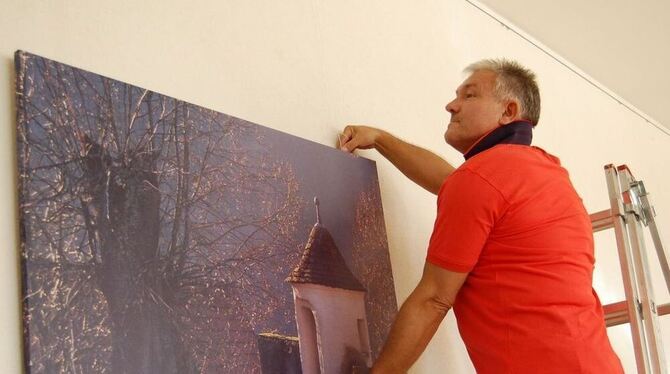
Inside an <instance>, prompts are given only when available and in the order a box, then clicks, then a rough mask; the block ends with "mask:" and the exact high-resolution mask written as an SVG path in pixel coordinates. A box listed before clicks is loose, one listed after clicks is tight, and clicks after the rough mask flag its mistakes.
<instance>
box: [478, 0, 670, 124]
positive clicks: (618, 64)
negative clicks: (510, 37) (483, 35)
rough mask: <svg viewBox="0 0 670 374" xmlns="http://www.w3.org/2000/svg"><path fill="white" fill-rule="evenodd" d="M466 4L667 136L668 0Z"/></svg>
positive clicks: (491, 0)
mask: <svg viewBox="0 0 670 374" xmlns="http://www.w3.org/2000/svg"><path fill="white" fill-rule="evenodd" d="M466 1H467V2H468V3H470V4H472V5H473V6H475V7H478V8H480V9H481V10H482V11H484V12H487V13H489V12H490V15H492V16H493V17H496V18H498V19H499V20H500V21H502V22H503V23H505V24H507V25H508V26H510V27H511V28H512V29H513V30H514V29H516V30H519V31H521V33H523V34H526V35H528V36H530V37H531V38H532V39H535V40H536V41H538V42H540V44H543V45H544V46H546V47H547V48H548V49H549V50H551V51H553V52H554V55H558V56H559V57H560V58H561V59H562V60H564V61H566V62H568V63H569V64H571V65H574V66H575V67H577V69H578V70H581V71H582V72H584V73H585V76H587V77H590V79H591V80H592V81H595V82H597V85H599V86H600V87H602V88H604V90H605V91H610V92H611V93H613V94H614V96H615V97H616V96H618V97H620V98H621V99H623V101H625V102H623V104H624V105H626V106H628V107H630V109H631V110H633V111H635V112H637V113H638V114H639V115H640V116H642V117H644V118H645V119H646V120H647V121H648V122H649V123H650V125H653V126H656V127H659V128H660V129H661V130H663V131H664V132H665V133H666V134H668V135H670V21H668V17H669V16H670V0H641V1H630V0H607V1H604V0H563V1H553V0H533V1H531V0H466ZM482 5H483V6H482ZM487 8H488V9H487ZM500 16H501V17H502V19H501V18H500Z"/></svg>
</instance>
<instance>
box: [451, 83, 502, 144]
mask: <svg viewBox="0 0 670 374" xmlns="http://www.w3.org/2000/svg"><path fill="white" fill-rule="evenodd" d="M495 79H496V74H495V73H494V72H492V71H490V70H477V71H475V72H474V73H472V75H470V76H469V77H468V78H467V79H466V80H465V81H464V82H463V83H462V84H461V85H460V86H459V87H458V89H457V90H456V98H455V99H454V100H452V101H451V102H450V103H449V104H447V107H446V109H447V111H448V112H449V113H451V121H450V122H449V126H448V127H447V131H446V132H445V134H444V139H445V140H446V141H447V144H449V145H451V146H452V147H454V148H455V149H456V150H458V151H459V152H461V153H465V152H466V151H467V150H468V149H469V148H470V147H471V146H472V145H473V144H474V143H475V142H476V141H477V140H478V139H479V138H481V137H482V136H484V135H485V134H486V133H488V132H490V131H492V130H493V129H495V128H496V127H498V126H499V125H501V119H502V117H503V113H504V112H505V105H504V103H503V102H501V101H499V100H498V99H497V98H496V97H495V96H494V94H493V89H494V88H495Z"/></svg>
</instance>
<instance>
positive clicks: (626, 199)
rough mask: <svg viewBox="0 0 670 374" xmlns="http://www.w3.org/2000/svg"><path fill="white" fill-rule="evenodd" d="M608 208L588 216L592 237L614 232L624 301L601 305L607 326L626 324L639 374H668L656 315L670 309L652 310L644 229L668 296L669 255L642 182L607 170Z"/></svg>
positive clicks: (627, 172)
mask: <svg viewBox="0 0 670 374" xmlns="http://www.w3.org/2000/svg"><path fill="white" fill-rule="evenodd" d="M605 177H606V179H607V189H608V190H609V197H610V205H611V208H610V209H606V210H603V211H600V212H597V213H594V214H591V215H590V217H591V224H592V225H593V232H594V233H595V232H598V231H601V230H605V229H610V228H613V229H614V232H615V235H616V243H617V248H618V252H619V263H620V266H621V276H622V278H623V284H624V291H625V295H626V300H625V301H621V302H618V303H613V304H609V305H605V306H604V307H603V309H604V311H605V323H606V325H607V327H610V326H616V325H620V324H623V323H630V328H631V333H632V336H633V349H634V351H635V362H636V364H637V372H638V374H648V373H649V374H651V373H654V374H656V373H667V366H666V363H665V356H664V354H663V343H662V341H661V332H660V329H659V322H658V316H659V315H665V314H669V313H670V304H664V305H656V303H655V302H654V296H653V295H654V292H653V289H652V283H651V276H650V273H649V263H648V260H647V254H646V249H645V246H644V231H643V225H644V226H646V227H648V228H649V232H650V234H651V236H652V238H653V242H654V247H656V254H657V255H658V260H659V263H660V265H661V270H662V271H663V276H664V277H665V283H666V286H667V287H668V291H670V267H669V266H668V262H669V261H668V254H667V253H666V252H665V250H664V248H663V245H662V243H661V238H660V236H659V233H658V228H657V227H656V221H655V220H654V216H655V215H656V212H655V211H654V208H653V206H652V205H651V203H650V202H649V197H648V194H647V190H646V189H645V187H644V184H643V183H642V181H638V180H635V178H633V175H632V173H631V171H630V169H628V166H626V165H620V166H617V167H615V166H614V165H611V164H610V165H606V166H605Z"/></svg>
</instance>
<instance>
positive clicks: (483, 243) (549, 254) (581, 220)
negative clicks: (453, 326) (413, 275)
mask: <svg viewBox="0 0 670 374" xmlns="http://www.w3.org/2000/svg"><path fill="white" fill-rule="evenodd" d="M428 261H430V262H432V263H434V264H436V265H438V266H442V267H444V268H446V269H449V270H453V271H461V272H469V275H468V278H467V281H466V282H465V284H464V285H463V287H462V288H461V290H460V293H459V294H458V297H457V299H456V301H455V303H454V311H455V313H456V317H457V320H458V325H459V330H460V332H461V336H462V337H463V340H464V341H465V343H466V345H467V347H468V352H469V354H470V356H471V358H472V361H473V363H474V364H475V367H476V368H477V371H478V372H480V373H530V372H534V373H537V372H542V373H547V372H556V373H616V372H622V369H621V366H620V363H619V360H618V358H617V357H616V355H615V354H614V352H613V351H612V348H611V346H610V343H609V340H608V339H607V335H606V330H605V324H604V317H603V312H602V307H601V305H600V302H599V300H598V297H597V295H596V294H595V293H594V292H593V290H592V287H591V280H592V272H593V263H594V259H593V236H592V232H591V223H590V221H589V217H588V214H587V213H586V211H585V209H584V207H583V204H582V202H581V199H580V198H579V196H578V195H577V193H576V192H575V190H574V188H573V187H572V184H571V183H570V180H569V178H568V174H567V172H566V171H565V169H563V168H562V167H561V166H560V163H559V161H558V159H556V158H555V157H553V156H551V155H549V154H548V153H546V152H544V151H543V150H541V149H539V148H536V147H529V146H524V145H509V144H501V145H497V146H495V147H493V148H491V149H489V150H486V151H484V152H482V153H480V154H478V155H476V156H474V157H472V158H471V159H469V160H468V161H467V162H466V163H465V164H463V165H462V166H461V167H460V168H458V169H457V170H456V171H455V172H454V173H453V174H452V175H451V176H450V177H449V178H447V180H446V182H445V184H444V185H443V187H442V190H441V191H440V195H439V198H438V218H437V220H436V226H435V231H434V233H433V237H432V238H431V244H430V248H429V254H428Z"/></svg>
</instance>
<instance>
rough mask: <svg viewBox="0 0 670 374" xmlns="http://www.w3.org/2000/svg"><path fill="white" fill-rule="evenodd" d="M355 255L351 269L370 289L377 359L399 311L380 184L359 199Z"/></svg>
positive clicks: (370, 325)
mask: <svg viewBox="0 0 670 374" xmlns="http://www.w3.org/2000/svg"><path fill="white" fill-rule="evenodd" d="M352 258H353V266H352V267H353V269H352V270H353V272H354V274H356V276H357V278H358V279H359V280H360V281H361V283H362V284H363V286H364V287H365V288H366V290H367V293H366V295H365V298H366V303H365V306H366V314H367V318H368V331H369V333H370V346H371V349H372V355H373V357H374V358H376V357H379V353H380V352H381V348H382V346H383V345H384V341H385V340H386V336H387V334H388V332H389V330H390V328H391V323H393V318H394V317H395V315H396V313H397V310H398V309H397V303H396V298H395V291H394V290H395V288H394V286H393V274H392V271H391V263H390V260H389V255H388V245H387V242H386V228H385V227H384V213H383V211H382V205H381V196H380V194H379V187H377V186H376V185H374V186H369V188H367V189H366V190H365V191H363V192H361V194H360V195H359V197H358V200H357V202H356V224H355V225H354V236H353V248H352ZM373 300H374V302H372V301H373Z"/></svg>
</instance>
